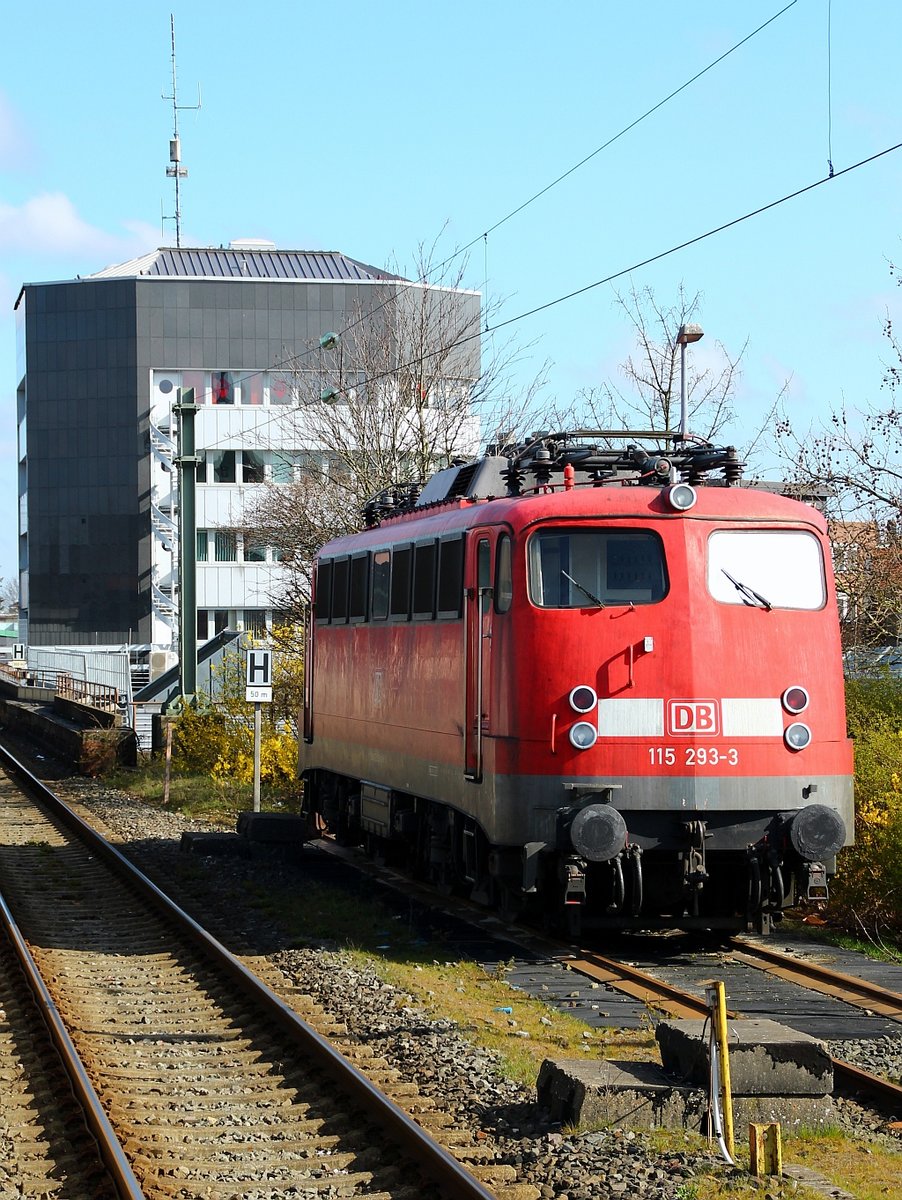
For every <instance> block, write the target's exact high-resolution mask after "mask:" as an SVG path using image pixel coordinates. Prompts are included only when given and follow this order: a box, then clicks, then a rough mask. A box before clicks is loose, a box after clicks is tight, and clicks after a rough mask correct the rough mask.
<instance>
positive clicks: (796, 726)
mask: <svg viewBox="0 0 902 1200" xmlns="http://www.w3.org/2000/svg"><path fill="white" fill-rule="evenodd" d="M783 741H784V742H785V743H786V745H787V746H788V747H789V749H790V750H804V749H805V747H806V746H807V745H808V743H809V742H810V741H811V730H810V729H809V728H808V726H807V725H803V724H802V722H801V721H795V722H794V723H793V724H792V725H789V726H787V727H786V729H785V730H784V731H783Z"/></svg>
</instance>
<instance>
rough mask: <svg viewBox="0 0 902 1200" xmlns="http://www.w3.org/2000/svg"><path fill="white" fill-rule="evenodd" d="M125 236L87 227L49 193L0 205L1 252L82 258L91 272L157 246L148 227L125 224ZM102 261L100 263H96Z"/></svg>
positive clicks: (156, 237)
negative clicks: (19, 202)
mask: <svg viewBox="0 0 902 1200" xmlns="http://www.w3.org/2000/svg"><path fill="white" fill-rule="evenodd" d="M123 226H124V228H125V229H126V230H127V232H125V233H121V234H115V233H107V232H106V231H105V230H102V229H98V228H97V227H96V226H94V225H90V224H88V222H87V221H85V220H83V219H82V218H81V217H80V216H79V215H78V213H77V212H76V209H75V206H74V205H73V203H72V201H71V200H70V199H69V197H68V196H65V195H64V194H63V193H62V192H48V193H44V194H43V195H40V196H33V197H32V198H31V199H30V200H26V202H25V203H24V204H22V205H20V206H16V205H12V204H2V203H0V250H6V251H14V252H16V253H18V254H25V255H28V256H33V255H60V254H64V255H84V256H88V257H89V258H90V259H91V260H93V261H92V263H91V268H90V269H91V270H99V269H100V268H101V267H102V266H103V265H105V264H106V263H107V262H115V261H117V260H121V259H126V258H131V257H133V256H134V255H136V254H143V253H145V252H146V251H147V250H150V249H152V248H153V247H154V246H157V245H159V242H160V234H159V233H158V232H157V231H156V230H155V229H154V228H153V227H152V226H150V225H146V224H144V223H142V222H137V221H124V222H123ZM98 260H102V261H98Z"/></svg>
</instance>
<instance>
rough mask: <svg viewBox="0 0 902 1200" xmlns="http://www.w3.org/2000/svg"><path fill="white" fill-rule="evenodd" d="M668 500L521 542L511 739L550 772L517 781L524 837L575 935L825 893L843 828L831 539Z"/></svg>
mask: <svg viewBox="0 0 902 1200" xmlns="http://www.w3.org/2000/svg"><path fill="white" fill-rule="evenodd" d="M677 488H681V489H682V490H680V491H677V489H671V490H670V493H668V492H667V491H665V492H663V493H661V492H657V491H655V492H649V491H646V490H645V489H642V491H641V492H639V491H637V490H631V491H630V492H628V493H624V492H621V493H620V496H621V497H624V495H628V496H629V497H630V498H631V499H634V498H637V497H639V496H644V498H646V502H647V507H645V508H644V511H643V508H642V507H638V506H632V507H634V512H633V515H632V516H630V515H625V514H624V511H623V510H624V509H625V508H626V507H627V506H626V505H624V504H623V503H621V504H620V505H619V506H617V507H614V505H612V504H610V503H609V504H607V505H606V506H604V507H602V509H601V511H597V510H596V512H595V513H594V514H590V513H589V512H586V511H583V512H582V513H581V514H578V513H577V511H576V506H575V505H574V506H573V512H572V515H571V514H562V515H560V516H557V517H556V518H547V519H544V520H541V521H538V522H536V524H535V526H534V527H533V528H532V529H531V530H529V531H528V536H527V538H526V549H525V558H526V585H527V594H528V601H529V612H528V614H527V613H526V612H524V613H523V614H521V627H520V628H519V629H518V650H519V651H520V652H521V653H525V657H526V660H527V661H529V662H531V664H532V667H533V671H532V677H533V680H536V679H539V680H541V683H542V691H541V693H540V694H538V695H537V694H536V691H535V688H533V691H532V701H531V705H530V709H529V711H528V712H526V711H525V709H526V705H525V704H524V711H523V712H521V717H522V719H523V724H524V726H529V727H530V728H529V733H528V735H526V736H524V738H523V741H524V742H525V743H528V744H530V745H532V746H533V747H534V749H535V758H534V760H533V767H537V766H538V765H539V759H540V758H542V757H543V754H544V766H543V767H542V768H540V769H541V770H549V771H553V772H554V773H555V776H556V778H552V777H549V778H548V779H547V781H546V784H545V788H544V789H542V788H541V785H539V784H538V781H537V780H536V779H535V777H533V778H532V779H531V781H530V784H531V786H530V788H529V791H530V795H531V804H532V811H533V814H534V818H536V819H534V821H533V830H532V833H531V834H530V840H533V839H534V840H535V842H539V841H540V840H541V842H542V843H543V844H544V846H545V847H546V850H545V852H544V854H543V857H544V863H545V870H546V873H548V872H550V873H551V874H552V875H553V876H554V880H553V885H552V886H551V888H550V889H549V883H548V880H547V878H546V881H545V884H546V890H551V891H552V892H553V894H554V895H555V896H556V898H557V902H558V903H559V904H560V905H561V906H562V907H563V909H564V910H565V911H566V910H567V909H568V908H572V907H578V908H579V909H580V912H581V915H582V916H583V917H584V918H585V919H586V920H588V921H589V923H594V924H599V925H616V926H622V925H624V924H630V923H632V924H635V925H644V926H649V927H651V926H655V925H661V926H668V927H670V926H674V925H680V926H683V927H696V926H720V927H731V928H743V927H748V926H757V927H758V928H765V927H767V925H768V924H769V922H770V919H771V917H772V915H774V914H779V913H780V912H781V911H782V909H783V907H785V906H786V905H788V904H789V903H790V902H791V901H792V900H794V899H796V898H797V897H799V896H800V895H801V896H803V897H808V898H811V899H818V898H823V897H825V896H826V886H827V877H828V875H829V874H830V873H831V872H832V871H833V870H835V856H836V853H837V852H838V850H839V849H840V848H841V846H842V845H843V844H847V843H848V842H849V841H850V840H851V834H852V796H851V779H850V776H851V754H850V747H849V743H848V741H847V739H846V736H845V719H844V703H843V692H842V672H841V656H840V648H839V634H838V624H837V621H836V614H835V610H834V608H833V606H832V604H831V603H830V601H831V596H830V588H831V587H832V580H831V579H830V578H829V566H828V563H829V559H828V556H827V555H826V554H825V539H824V532H823V529H822V528H820V527H819V523H820V524H822V523H821V522H820V518H819V517H817V515H816V514H814V513H813V512H811V510H807V509H805V508H804V506H802V505H798V504H796V503H795V502H792V501H787V500H784V499H783V498H782V497H774V496H769V495H768V496H765V497H764V498H763V499H761V498H760V494H758V493H752V492H747V491H743V492H742V493H739V492H738V490H737V491H729V492H728V491H726V490H725V489H705V490H704V491H702V492H701V499H699V497H697V496H696V493H695V490H694V489H692V488H689V487H685V486H684V485H677ZM674 492H676V493H677V494H676V500H677V503H676V504H674V503H673V498H674V497H673V495H672V493H674ZM588 494H589V495H591V494H592V493H588ZM596 495H597V493H596ZM606 495H607V496H610V493H609V492H608V493H606ZM740 506H741V508H740ZM618 507H619V510H620V511H618ZM605 509H607V511H605ZM756 510H757V511H756ZM539 663H541V669H540V670H537V669H536V667H537V664H539ZM522 682H523V681H522V679H521V694H524V693H523V692H522ZM543 720H544V721H547V722H549V726H550V727H548V726H546V729H545V730H542V728H541V724H542V722H543ZM521 733H522V734H526V729H525V728H524V729H522V730H521ZM543 733H544V736H543ZM540 747H541V750H540ZM521 782H523V781H521ZM551 789H557V795H558V806H557V809H556V811H555V812H554V829H553V830H552V829H551V828H550V825H551V812H550V811H549V810H550V808H551V805H550V803H549V795H548V793H549V790H551ZM542 790H544V796H543V798H541V799H540V798H539V794H538V793H539V792H540V791H542ZM543 806H547V807H546V811H544V812H542V811H541V810H542V808H543ZM552 848H553V850H552ZM530 870H531V874H532V875H535V871H536V869H535V868H530Z"/></svg>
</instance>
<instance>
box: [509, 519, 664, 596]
mask: <svg viewBox="0 0 902 1200" xmlns="http://www.w3.org/2000/svg"><path fill="white" fill-rule="evenodd" d="M529 591H530V597H531V599H532V602H533V604H537V605H540V606H541V607H543V608H591V607H593V606H597V607H602V608H603V607H605V606H607V605H609V604H657V603H658V601H659V600H662V599H663V598H664V596H665V595H666V593H667V571H666V568H665V565H664V551H663V548H662V546H661V542H660V540H659V539H658V537H657V536H656V535H655V534H653V533H641V532H639V531H638V530H623V531H621V530H600V529H560V528H556V529H545V530H540V531H539V532H538V533H535V534H534V535H533V536H532V538H531V539H530V543H529Z"/></svg>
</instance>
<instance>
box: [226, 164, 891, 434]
mask: <svg viewBox="0 0 902 1200" xmlns="http://www.w3.org/2000/svg"><path fill="white" fill-rule="evenodd" d="M900 149H902V142H897V143H896V144H895V145H893V146H887V147H886V148H885V149H883V150H879V151H877V152H876V153H875V154H871V155H869V156H868V157H867V158H862V159H860V160H859V161H858V162H855V163H852V164H851V165H850V166H848V167H844V168H843V169H842V170H841V171H836V172H834V173H833V174H830V175H825V176H823V177H822V178H820V179H816V180H814V182H813V183H809V184H806V185H805V186H804V187H801V188H796V190H795V191H792V192H788V193H787V194H786V195H784V196H780V197H779V198H778V199H776V200H771V201H769V202H768V203H767V204H762V205H759V207H758V208H754V209H751V210H750V211H749V212H746V213H743V214H742V215H741V216H738V217H733V218H732V220H729V221H724V222H723V223H722V224H720V225H716V226H714V227H713V228H712V229H708V230H705V232H704V233H699V234H696V235H695V236H694V237H691V238H687V239H686V240H685V241H682V242H678V243H677V244H676V245H674V246H670V247H669V248H668V249H666V250H661V251H659V252H658V253H656V254H651V255H649V256H648V257H646V258H643V259H640V260H639V261H637V262H634V263H632V264H630V266H627V267H621V268H620V269H619V270H617V271H613V272H612V273H611V274H609V275H605V276H603V277H602V278H601V279H595V280H593V281H592V282H591V283H586V284H583V286H582V287H578V288H574V290H573V291H571V292H566V293H565V294H564V295H562V296H556V297H555V298H554V299H552V300H546V301H545V302H544V303H542V304H538V305H536V306H535V307H534V308H530V309H527V310H526V311H525V312H521V313H517V314H516V315H515V316H513V317H507V318H506V319H505V320H503V321H498V322H496V323H495V324H493V325H489V326H487V327H486V328H484V329H483V328H480V329H478V330H477V331H476V332H475V333H472V334H467V335H465V336H464V337H462V338H460V339H459V340H457V341H456V342H455V347H457V346H463V345H466V344H467V343H468V342H472V341H475V340H476V339H477V338H479V337H482V336H484V335H485V334H486V333H496V332H497V331H498V330H499V329H505V328H507V326H509V325H514V324H516V323H518V322H519V321H525V320H527V319H528V318H529V317H534V316H536V315H537V314H538V313H541V312H546V311H547V310H548V309H550V308H555V307H556V306H557V305H559V304H565V303H566V302H567V301H569V300H573V299H575V298H576V297H577V296H583V295H585V294H586V293H587V292H590V291H593V290H594V289H595V288H599V287H602V286H603V285H604V284H606V283H613V282H614V281H615V280H616V279H621V278H623V276H624V275H630V274H632V273H633V272H634V271H639V270H641V269H642V268H643V267H647V266H650V265H651V264H652V263H656V262H661V260H662V259H665V258H669V257H670V256H671V255H673V254H678V253H679V252H680V251H682V250H687V249H688V248H689V247H690V246H696V245H698V244H699V243H700V242H704V241H706V240H707V239H708V238H711V237H715V236H716V235H717V234H719V233H724V232H725V231H726V230H728V229H733V228H735V226H737V225H741V224H743V223H744V222H745V221H750V220H752V219H753V218H754V217H759V216H761V215H762V214H764V213H766V212H770V211H771V210H773V209H775V208H779V207H780V206H781V205H783V204H787V203H788V202H789V201H790V200H796V199H798V198H799V197H800V196H804V195H807V194H808V193H809V192H812V191H814V190H815V189H816V188H819V187H823V185H824V184H825V183H830V182H832V181H834V180H837V179H841V178H842V177H843V176H844V175H850V174H851V173H852V172H853V171H857V170H859V169H860V168H862V167H866V166H870V165H871V164H872V163H875V162H878V161H879V160H880V159H882V158H885V157H887V155H890V154H893V153H895V152H896V151H897V150H900ZM445 349H446V348H444V347H442V348H440V349H438V350H434V351H427V352H426V353H424V354H421V355H418V356H416V357H414V358H412V359H409V360H407V361H406V362H403V363H399V364H397V365H396V366H395V367H393V368H391V369H390V370H386V371H381V372H379V373H378V374H376V375H370V376H366V377H365V378H363V379H361V380H358V381H357V385H356V386H357V387H365V386H366V385H367V384H373V383H379V382H380V381H381V380H383V379H390V378H391V377H392V376H394V375H395V374H396V373H397V372H398V371H399V370H404V369H406V368H408V367H413V366H416V365H417V364H418V363H422V362H425V361H426V360H428V359H430V358H435V357H436V356H437V355H439V354H443V353H445ZM287 361H288V362H292V361H296V360H293V359H292V360H287ZM283 365H284V364H283ZM270 369H273V368H270ZM283 416H284V414H283V413H281V412H280V413H277V414H275V415H274V416H273V417H271V418H269V420H268V421H263V422H261V423H260V425H258V426H257V427H256V429H255V432H256V431H257V430H259V429H262V428H265V427H266V425H268V424H271V423H273V422H274V421H276V420H278V419H280V418H281V417H283ZM227 440H231V439H230V438H228V439H222V440H221V441H220V442H214V443H211V444H210V445H209V446H207V447H206V449H208V450H213V449H216V448H217V446H221V445H223V444H224V442H225V441H227Z"/></svg>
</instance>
